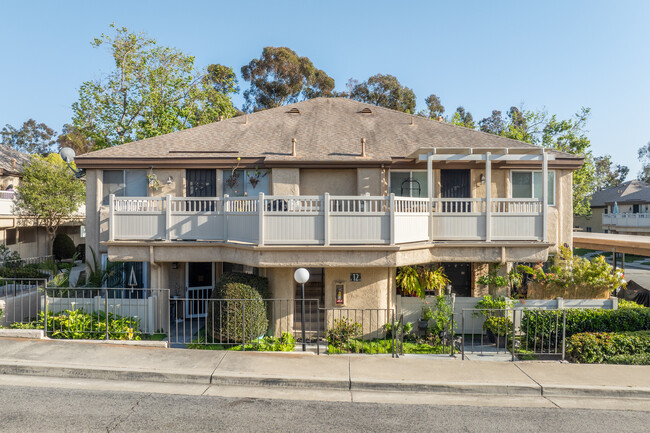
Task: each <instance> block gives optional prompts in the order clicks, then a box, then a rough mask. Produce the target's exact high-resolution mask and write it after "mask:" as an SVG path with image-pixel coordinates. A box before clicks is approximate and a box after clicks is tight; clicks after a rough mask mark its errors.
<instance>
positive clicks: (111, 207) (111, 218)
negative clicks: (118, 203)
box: [108, 194, 115, 241]
mask: <svg viewBox="0 0 650 433" xmlns="http://www.w3.org/2000/svg"><path fill="white" fill-rule="evenodd" d="M108 240H109V241H112V240H115V194H110V195H109V196H108Z"/></svg>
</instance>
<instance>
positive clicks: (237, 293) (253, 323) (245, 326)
mask: <svg viewBox="0 0 650 433" xmlns="http://www.w3.org/2000/svg"><path fill="white" fill-rule="evenodd" d="M267 292H268V280H267V279H266V278H263V277H257V276H255V275H248V274H240V273H229V274H224V275H222V276H221V278H219V281H217V284H216V286H215V288H214V290H213V291H212V295H211V296H210V299H211V300H210V301H209V302H208V317H207V319H206V324H205V328H206V339H207V341H208V342H210V343H242V342H245V343H249V342H253V341H256V340H257V339H258V338H259V337H261V336H263V335H264V334H265V333H266V330H267V328H268V324H269V321H268V318H267V314H266V305H265V303H264V300H263V299H264V298H263V295H262V294H263V293H264V294H266V293H267ZM228 299H235V300H234V301H228Z"/></svg>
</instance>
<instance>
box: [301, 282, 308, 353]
mask: <svg viewBox="0 0 650 433" xmlns="http://www.w3.org/2000/svg"><path fill="white" fill-rule="evenodd" d="M300 285H301V286H302V309H301V313H300V316H301V319H302V323H301V328H302V351H303V352H306V351H307V340H306V338H305V283H301V284H300Z"/></svg>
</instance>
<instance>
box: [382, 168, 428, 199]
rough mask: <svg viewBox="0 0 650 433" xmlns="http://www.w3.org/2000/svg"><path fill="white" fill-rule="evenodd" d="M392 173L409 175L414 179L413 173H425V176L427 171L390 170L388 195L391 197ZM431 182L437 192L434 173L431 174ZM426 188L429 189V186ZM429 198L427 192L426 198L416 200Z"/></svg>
mask: <svg viewBox="0 0 650 433" xmlns="http://www.w3.org/2000/svg"><path fill="white" fill-rule="evenodd" d="M391 173H408V174H409V177H413V173H424V174H426V173H427V171H426V170H421V169H418V170H407V169H396V170H393V169H390V170H388V194H389V195H390V192H391V190H392V181H391V176H390V174H391ZM431 180H432V181H431V183H432V185H433V189H434V190H435V185H436V183H435V175H434V173H433V172H432V173H431ZM425 187H426V188H428V187H429V186H428V185H426V184H425ZM396 197H397V196H396ZM427 197H428V191H427V195H425V196H424V197H415V198H427ZM410 198H413V197H410Z"/></svg>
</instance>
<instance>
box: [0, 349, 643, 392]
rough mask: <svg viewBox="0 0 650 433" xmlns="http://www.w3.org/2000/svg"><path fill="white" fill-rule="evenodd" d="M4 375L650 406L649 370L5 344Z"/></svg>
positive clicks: (1, 354) (0, 366) (0, 359)
mask: <svg viewBox="0 0 650 433" xmlns="http://www.w3.org/2000/svg"><path fill="white" fill-rule="evenodd" d="M0 374H8V375H32V376H45V377H58V378H78V379H82V378H85V379H101V380H124V381H142V382H157V383H177V384H203V385H213V386H217V387H218V386H219V385H233V386H255V387H260V386H263V387H276V388H277V387H281V388H287V387H290V388H293V389H300V388H317V389H321V390H357V391H400V392H430V393H452V394H465V393H468V394H479V395H497V396H498V395H501V396H522V397H525V396H547V395H552V396H573V397H577V396H591V397H610V398H613V397H634V398H650V366H619V365H575V364H566V363H559V362H516V363H512V362H475V361H471V360H466V361H461V360H460V359H458V358H456V359H454V358H448V359H440V358H425V357H422V356H417V357H416V356H414V357H409V356H408V355H407V356H403V357H401V358H399V359H394V358H391V357H390V356H383V355H331V356H316V355H313V354H302V353H259V352H257V353H256V352H233V351H209V350H187V349H162V348H150V347H127V346H113V345H101V344H93V343H78V342H69V341H56V340H23V339H11V338H4V339H0Z"/></svg>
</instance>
